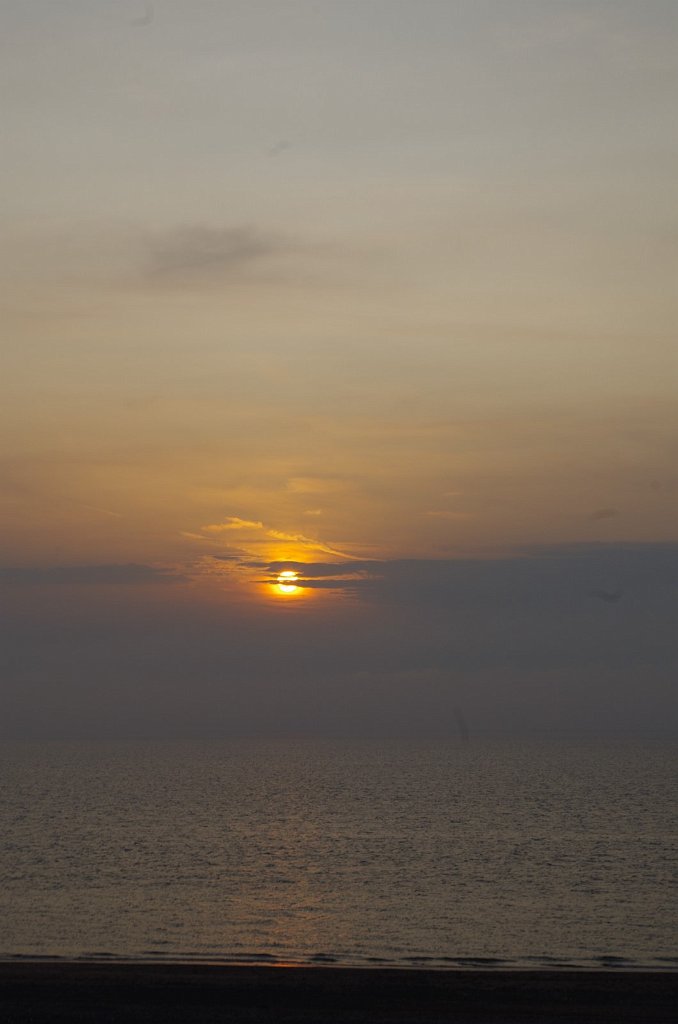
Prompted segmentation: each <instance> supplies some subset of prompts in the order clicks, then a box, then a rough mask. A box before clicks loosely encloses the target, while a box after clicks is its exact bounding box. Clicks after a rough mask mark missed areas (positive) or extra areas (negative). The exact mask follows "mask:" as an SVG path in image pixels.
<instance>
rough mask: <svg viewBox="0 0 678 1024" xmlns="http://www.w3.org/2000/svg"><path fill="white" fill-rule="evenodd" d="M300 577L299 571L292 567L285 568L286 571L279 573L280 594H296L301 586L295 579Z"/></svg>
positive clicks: (278, 587)
mask: <svg viewBox="0 0 678 1024" xmlns="http://www.w3.org/2000/svg"><path fill="white" fill-rule="evenodd" d="M297 579H299V573H298V572H293V571H292V570H291V569H285V571H284V572H281V573H278V579H277V590H278V593H279V594H286V595H287V596H289V595H291V594H296V593H297V591H298V590H299V587H298V586H297V585H296V583H295V580H297Z"/></svg>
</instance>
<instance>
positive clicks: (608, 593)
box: [589, 590, 622, 604]
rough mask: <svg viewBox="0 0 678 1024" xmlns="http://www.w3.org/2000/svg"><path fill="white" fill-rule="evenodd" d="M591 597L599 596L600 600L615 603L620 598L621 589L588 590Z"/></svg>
mask: <svg viewBox="0 0 678 1024" xmlns="http://www.w3.org/2000/svg"><path fill="white" fill-rule="evenodd" d="M589 594H590V595H591V597H599V598H600V600H601V601H606V602H607V604H616V603H617V601H621V599H622V591H621V590H589Z"/></svg>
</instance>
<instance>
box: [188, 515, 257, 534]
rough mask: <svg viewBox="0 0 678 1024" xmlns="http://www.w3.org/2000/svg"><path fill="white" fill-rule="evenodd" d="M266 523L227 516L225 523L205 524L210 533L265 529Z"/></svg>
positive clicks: (204, 528)
mask: <svg viewBox="0 0 678 1024" xmlns="http://www.w3.org/2000/svg"><path fill="white" fill-rule="evenodd" d="M263 528H264V524H263V523H260V522H257V521H255V520H253V519H241V518H240V516H226V518H225V519H224V521H223V523H212V524H210V525H209V526H203V527H202V529H203V530H207V531H208V532H209V533H223V532H224V531H225V530H263Z"/></svg>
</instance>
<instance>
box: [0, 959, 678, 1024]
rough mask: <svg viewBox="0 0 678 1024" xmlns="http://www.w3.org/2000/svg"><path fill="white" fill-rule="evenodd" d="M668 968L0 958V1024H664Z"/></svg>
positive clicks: (673, 990)
mask: <svg viewBox="0 0 678 1024" xmlns="http://www.w3.org/2000/svg"><path fill="white" fill-rule="evenodd" d="M677 1005H678V972H676V971H672V970H670V969H669V970H663V969H659V970H637V969H636V970H624V969H623V968H622V969H620V968H614V969H611V970H606V969H602V968H596V969H586V970H579V969H574V970H572V969H563V970H552V969H544V968H539V969H536V970H535V969H529V968H525V969H520V970H504V969H500V968H492V969H489V970H487V969H485V970H482V969H468V968H466V969H460V968H452V969H442V970H440V969H434V970H430V969H426V968H415V969H409V968H405V969H403V968H397V967H396V968H392V967H368V968H362V967H345V966H341V965H326V964H323V965H318V966H296V965H295V966H289V967H285V966H282V965H279V966H272V965H268V964H265V965H264V964H262V965H251V964H248V965H243V964H238V965H234V964H232V965H228V966H227V965H223V964H214V965H209V964H204V963H203V964H194V963H157V962H155V963H148V962H146V963H139V962H134V963H132V962H115V963H111V962H104V961H64V960H62V961H54V960H49V961H47V960H21V961H16V960H15V961H11V962H10V961H0V1020H2V1021H3V1024H15V1022H16V1024H20V1022H21V1024H23V1022H25V1021H31V1022H32V1024H47V1022H50V1024H66V1022H67V1021H68V1022H73V1024H79V1022H83V1024H84V1022H85V1021H87V1022H92V1024H93V1022H97V1024H107V1022H109V1021H110V1022H111V1024H112V1022H114V1021H115V1022H120V1021H122V1022H127V1021H129V1022H132V1021H135V1022H137V1021H138V1022H148V1024H155V1022H156V1021H157V1022H160V1021H163V1022H165V1021H167V1022H174V1021H176V1022H179V1021H181V1022H184V1024H191V1022H195V1024H212V1022H217V1021H220V1022H228V1024H240V1022H243V1024H245V1022H248V1024H259V1022H261V1024H263V1022H267V1024H272V1022H276V1024H277V1022H279V1024H311V1022H313V1024H318V1022H319V1021H321V1020H322V1021H323V1024H335V1022H336V1024H340V1022H341V1024H368V1022H369V1024H387V1022H388V1024H414V1022H416V1024H434V1022H435V1024H448V1022H449V1024H575V1022H582V1024H594V1022H601V1024H602V1022H610V1024H612V1022H618V1024H622V1022H623V1024H671V1022H673V1021H674V1020H675V1007H676V1006H677Z"/></svg>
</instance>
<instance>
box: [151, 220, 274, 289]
mask: <svg viewBox="0 0 678 1024" xmlns="http://www.w3.org/2000/svg"><path fill="white" fill-rule="evenodd" d="M289 248H291V246H290V244H289V243H285V242H283V241H282V240H281V239H278V238H274V237H273V236H271V235H267V234H265V233H264V232H261V231H258V230H257V229H255V228H252V227H248V226H238V227H221V228H213V227H208V226H206V225H189V226H186V227H179V228H175V229H174V230H172V231H169V232H167V233H166V234H165V235H163V236H158V237H155V238H154V239H153V240H152V241H151V243H150V246H149V252H148V266H147V273H148V276H149V278H151V279H156V280H163V279H168V280H176V279H178V278H185V279H191V278H198V277H205V276H207V277H210V276H222V275H223V274H225V273H234V272H237V271H239V270H241V269H243V268H244V267H247V266H249V265H251V264H252V263H255V262H256V261H258V260H261V259H264V258H265V257H267V256H272V255H275V254H277V253H279V252H283V251H285V250H288V249H289Z"/></svg>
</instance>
